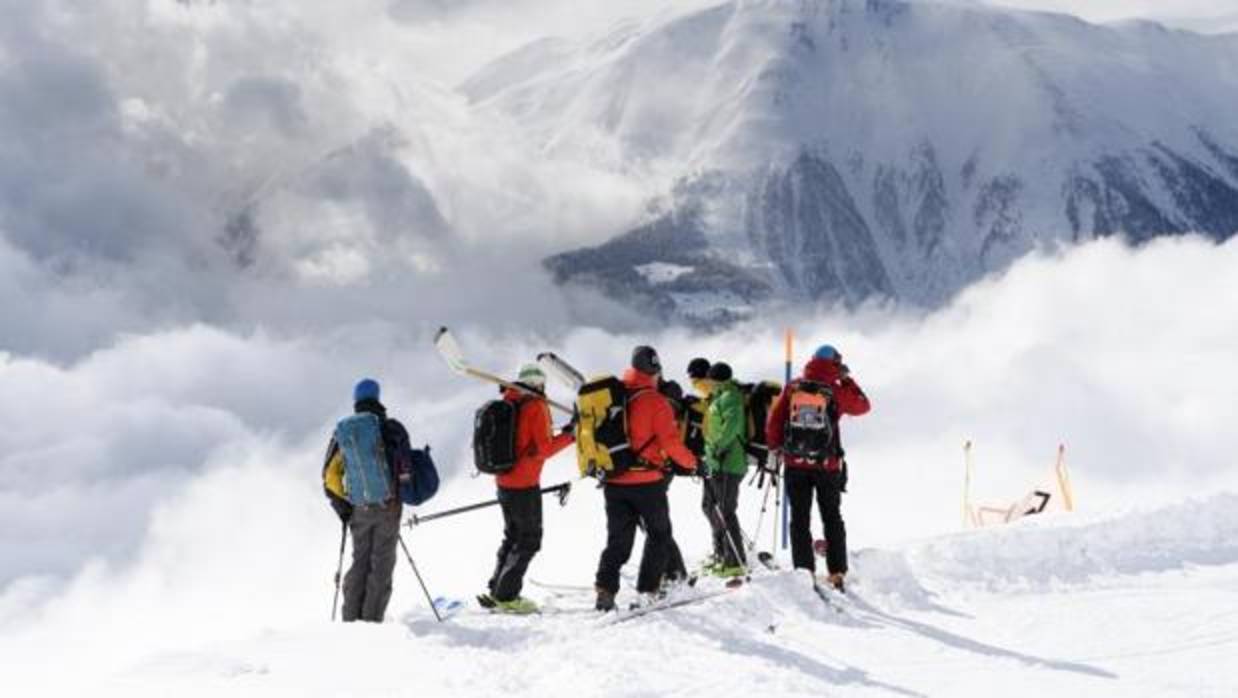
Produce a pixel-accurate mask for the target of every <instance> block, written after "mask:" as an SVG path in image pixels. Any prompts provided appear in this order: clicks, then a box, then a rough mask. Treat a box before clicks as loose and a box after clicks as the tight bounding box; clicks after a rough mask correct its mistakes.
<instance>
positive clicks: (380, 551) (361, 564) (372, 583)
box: [344, 501, 400, 623]
mask: <svg viewBox="0 0 1238 698" xmlns="http://www.w3.org/2000/svg"><path fill="white" fill-rule="evenodd" d="M348 529H349V531H350V532H351V533H352V565H351V566H350V567H349V568H348V574H346V575H344V622H346V623H347V622H351V621H354V620H365V621H371V622H374V623H381V622H382V621H383V614H384V613H386V611H387V602H388V601H390V600H391V576H392V573H393V572H395V561H396V545H398V543H399V537H400V503H399V502H398V501H396V502H392V503H391V504H389V505H387V506H385V507H357V508H356V509H354V510H353V514H352V518H350V519H349V520H348Z"/></svg>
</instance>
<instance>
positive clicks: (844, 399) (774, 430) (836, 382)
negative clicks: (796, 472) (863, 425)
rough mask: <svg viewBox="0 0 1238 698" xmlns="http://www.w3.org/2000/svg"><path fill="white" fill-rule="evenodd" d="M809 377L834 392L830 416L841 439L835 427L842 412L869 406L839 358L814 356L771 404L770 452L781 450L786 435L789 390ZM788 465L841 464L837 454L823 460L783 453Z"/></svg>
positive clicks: (865, 409)
mask: <svg viewBox="0 0 1238 698" xmlns="http://www.w3.org/2000/svg"><path fill="white" fill-rule="evenodd" d="M804 380H809V381H815V382H817V383H823V384H825V385H827V386H829V387H830V389H831V390H833V391H834V406H835V409H833V410H831V411H830V419H831V421H832V422H833V424H832V426H833V427H834V438H835V439H836V440H837V439H839V438H840V432H839V430H838V418H839V417H841V416H842V415H850V416H852V417H858V416H860V415H862V414H865V413H866V412H868V411H869V409H871V407H872V406H871V405H870V404H869V402H868V396H867V395H865V394H864V391H863V390H861V389H860V386H859V384H857V383H856V382H855V381H854V380H852V378H851V376H849V375H846V374H845V373H844V372H843V369H842V364H841V363H839V362H838V361H834V360H830V359H813V360H811V361H809V362H808V363H807V364H806V365H805V366H804V374H803V376H802V377H801V378H798V379H796V380H793V381H791V382H790V383H789V384H788V385H787V387H786V388H783V391H782V394H781V395H779V396H778V401H777V402H775V403H774V408H773V409H771V410H770V412H769V418H768V421H766V423H765V440H766V443H768V444H769V448H770V450H771V451H780V450H782V444H783V441H784V438H785V436H786V434H785V432H786V426H787V409H788V405H789V404H790V401H791V393H793V392H795V388H796V385H797V384H798V383H800V381H804ZM783 462H784V463H786V465H787V467H790V468H809V469H811V468H820V467H822V466H823V465H824V467H825V469H826V470H838V469H839V468H840V467H842V464H841V462H840V459H839V458H838V457H837V456H831V457H830V458H829V460H827V461H826V462H825V463H821V462H817V461H810V460H805V459H802V458H795V457H793V456H786V458H785V459H784V461H783Z"/></svg>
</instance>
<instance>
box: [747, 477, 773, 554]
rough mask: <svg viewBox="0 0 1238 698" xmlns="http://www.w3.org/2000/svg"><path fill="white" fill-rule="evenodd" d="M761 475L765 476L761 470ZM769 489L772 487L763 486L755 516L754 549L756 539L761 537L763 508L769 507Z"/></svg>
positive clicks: (754, 547) (763, 520)
mask: <svg viewBox="0 0 1238 698" xmlns="http://www.w3.org/2000/svg"><path fill="white" fill-rule="evenodd" d="M761 475H762V477H764V476H765V473H764V471H762V473H761ZM770 489H772V488H771V487H766V488H765V495H764V496H763V497H761V513H760V515H759V516H757V527H756V529H755V530H754V531H753V532H752V548H753V549H754V550H755V549H756V547H757V539H759V538H760V537H761V524H763V523H765V510H766V509H767V508H769V491H770Z"/></svg>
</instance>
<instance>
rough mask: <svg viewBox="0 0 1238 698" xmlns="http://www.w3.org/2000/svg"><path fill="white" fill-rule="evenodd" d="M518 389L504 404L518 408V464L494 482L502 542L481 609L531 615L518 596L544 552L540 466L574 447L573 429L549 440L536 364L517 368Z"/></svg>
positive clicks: (542, 376) (507, 395)
mask: <svg viewBox="0 0 1238 698" xmlns="http://www.w3.org/2000/svg"><path fill="white" fill-rule="evenodd" d="M516 383H517V384H518V385H520V386H522V387H524V388H526V389H528V390H529V391H532V393H533V395H530V394H529V393H526V392H522V391H519V390H515V389H512V388H508V389H506V390H505V391H504V393H503V399H504V400H507V401H508V402H511V403H513V404H515V405H517V406H518V407H517V412H516V453H517V454H518V457H517V460H516V464H515V465H514V466H512V469H511V470H509V471H507V472H505V473H502V474H500V475H498V476H497V478H496V484H497V486H498V499H499V506H500V507H501V508H502V510H503V542H502V543H501V544H500V545H499V550H498V553H497V554H496V556H495V557H496V559H495V564H494V574H493V575H491V577H490V582H489V588H490V593H489V594H483V595H482V596H481V597H479V601H481V603H482V605H484V606H489V607H491V608H494V609H496V610H498V611H502V612H506V613H518V614H524V613H534V612H536V611H537V605H536V604H534V603H533V602H532V601H530V600H528V599H526V598H524V597H522V596H520V589H521V587H522V586H523V584H524V574H525V571H526V570H528V568H529V563H530V562H531V561H532V560H533V556H535V555H536V554H537V551H539V550H541V547H542V493H541V477H542V466H543V465H545V463H546V459H548V458H551V457H553V456H554V455H555V454H557V453H559V452H560V451H562V450H563V449H565V448H567V447H568V446H570V445H572V443H573V442H574V441H575V436H574V435H573V431H572V429H573V426H574V425H573V424H571V423H569V424H567V425H566V426H564V427H563V428H561V429H560V430H559V433H558V434H553V435H552V429H553V425H552V423H551V420H550V408H549V407H548V406H547V404H546V398H545V391H546V374H544V373H543V372H542V369H541V368H539V367H538V366H537V364H525V365H524V366H522V367H521V369H520V373H519V376H518V377H517V378H516Z"/></svg>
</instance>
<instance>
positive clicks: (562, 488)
mask: <svg viewBox="0 0 1238 698" xmlns="http://www.w3.org/2000/svg"><path fill="white" fill-rule="evenodd" d="M571 491H572V483H570V482H561V483H559V484H557V485H554V486H552V487H543V488H542V489H540V490H538V492H539V493H540V494H550V493H552V492H553V493H556V494H558V495H559V506H567V496H568V494H569V493H571ZM498 503H499V500H497V499H491V500H488V501H485V502H478V503H477V504H469V505H468V506H463V507H456V508H455V509H448V510H447V511H438V512H435V513H433V514H426V515H425V516H417V515H416V514H413V515H412V516H410V517H408V521H405V522H404V525H405V526H408V527H409V528H412V527H414V526H417V525H418V524H423V523H425V522H427V521H433V520H435V519H442V518H446V517H448V516H455V515H456V514H464V513H467V512H470V511H477V510H478V509H485V508H486V507H492V506H494V505H496V504H498Z"/></svg>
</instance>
